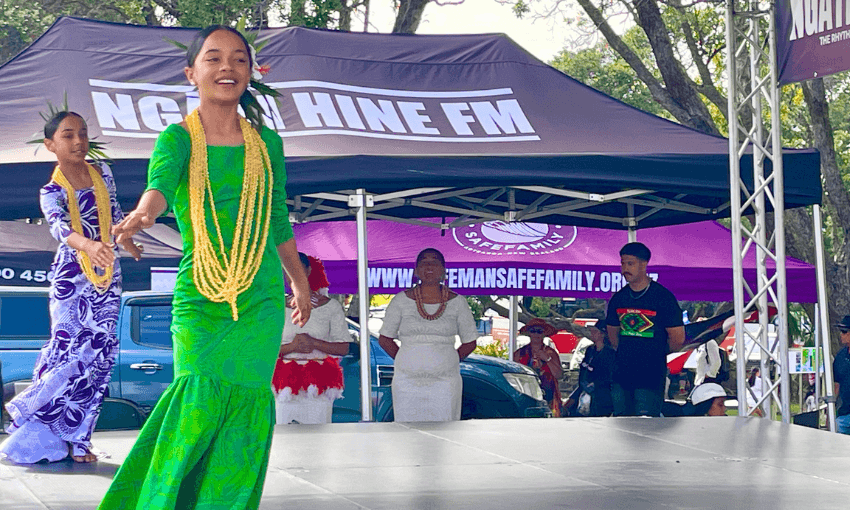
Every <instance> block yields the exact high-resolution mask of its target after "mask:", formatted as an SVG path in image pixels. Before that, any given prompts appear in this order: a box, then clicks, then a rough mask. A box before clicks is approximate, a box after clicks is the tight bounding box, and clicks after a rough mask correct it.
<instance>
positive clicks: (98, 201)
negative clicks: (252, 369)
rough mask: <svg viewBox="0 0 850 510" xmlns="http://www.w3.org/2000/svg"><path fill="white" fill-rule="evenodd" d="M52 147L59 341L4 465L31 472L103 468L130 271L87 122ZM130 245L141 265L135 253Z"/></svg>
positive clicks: (28, 393) (54, 319) (13, 411)
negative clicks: (97, 431) (103, 414)
mask: <svg viewBox="0 0 850 510" xmlns="http://www.w3.org/2000/svg"><path fill="white" fill-rule="evenodd" d="M44 145H45V146H46V147H47V149H48V150H49V151H51V152H53V153H54V154H56V158H57V160H58V165H57V166H56V169H55V170H54V173H53V177H52V179H51V181H50V182H49V183H47V185H45V186H44V187H43V188H41V210H42V212H43V213H44V217H45V218H46V219H47V222H48V224H49V225H50V232H51V234H52V235H53V237H55V238H56V239H57V240H58V241H59V242H60V244H59V249H58V251H57V252H56V257H55V259H54V261H53V265H52V266H51V272H52V278H50V281H51V285H50V322H51V326H50V337H51V338H50V341H48V342H47V344H46V345H45V346H44V347H43V348H42V349H41V355H40V356H39V358H38V361H37V362H36V365H35V369H34V370H33V379H32V385H31V386H30V387H29V388H27V389H26V390H25V391H23V392H21V393H20V394H18V395H17V396H16V397H15V398H14V399H12V401H11V402H9V403H8V404H7V405H6V409H7V410H8V411H9V415H10V416H11V417H12V423H11V425H10V426H9V432H10V434H11V436H10V437H9V438H8V439H7V440H6V441H4V442H3V443H2V444H0V457H5V458H7V459H9V460H11V461H14V462H18V463H23V464H30V463H35V462H39V461H42V460H46V461H50V462H55V461H58V460H62V459H64V458H66V457H68V456H69V455H70V456H71V457H72V458H73V459H74V460H75V461H77V462H93V461H95V460H97V457H96V456H95V455H94V454H93V453H92V452H91V442H90V439H91V433H92V430H94V426H95V423H96V422H97V417H98V414H99V412H100V404H101V403H102V402H103V397H104V394H105V393H106V389H107V385H108V384H109V379H110V377H111V375H112V365H113V364H114V362H115V354H116V353H115V351H114V349H115V347H116V345H117V338H116V336H115V326H116V323H117V321H118V309H119V306H120V304H121V266H120V265H119V263H118V260H119V259H118V256H117V254H118V251H117V247H116V246H115V245H114V244H113V243H112V237H111V234H110V231H111V228H112V225H113V224H117V223H118V222H119V221H121V219H122V218H123V217H124V215H123V213H122V212H121V208H120V207H119V205H118V201H117V200H116V198H115V180H114V179H113V177H112V171H111V170H110V169H109V167H108V166H107V165H106V164H100V165H92V164H90V163H88V162H86V159H85V158H86V154H87V153H88V150H89V141H88V133H87V129H86V123H85V121H84V120H83V118H82V117H80V116H79V115H78V114H76V113H73V112H68V111H62V112H59V113H58V114H56V115H55V116H54V117H53V118H52V119H50V120H49V121H48V122H47V124H46V125H45V126H44ZM122 246H123V247H124V249H125V250H127V251H128V252H129V253H130V254H131V255H133V257H134V258H136V259H137V260H138V258H139V256H140V250H139V248H138V247H136V245H135V244H133V243H132V242H127V243H124V244H123V245H122Z"/></svg>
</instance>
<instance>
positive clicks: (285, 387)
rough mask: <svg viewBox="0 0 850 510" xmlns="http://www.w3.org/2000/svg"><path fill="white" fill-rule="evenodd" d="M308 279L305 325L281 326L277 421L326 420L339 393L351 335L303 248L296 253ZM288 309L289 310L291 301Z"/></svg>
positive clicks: (274, 383)
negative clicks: (309, 304) (341, 362)
mask: <svg viewBox="0 0 850 510" xmlns="http://www.w3.org/2000/svg"><path fill="white" fill-rule="evenodd" d="M298 255H299V257H300V258H301V263H302V264H304V271H305V272H306V273H307V276H308V279H309V281H310V282H311V286H310V290H311V296H310V300H311V302H312V305H313V313H312V314H311V315H310V320H309V321H307V323H306V324H305V325H304V326H297V325H295V324H292V322H291V321H287V322H286V325H285V326H284V328H283V340H282V343H281V346H280V354H279V357H278V360H277V365H276V366H275V371H274V375H273V376H272V387H273V389H274V392H275V414H276V418H277V423H278V424H282V423H293V422H295V423H312V424H316V423H330V422H331V417H332V415H333V403H334V400H336V399H338V398H341V397H342V390H343V377H342V368H341V367H340V366H339V361H337V357H338V356H344V355H345V354H347V353H348V342H350V341H351V337H350V335H349V333H348V326H347V325H346V323H345V312H344V311H343V310H342V305H340V304H339V302H337V301H335V300H333V299H329V298H328V297H327V296H324V295H322V294H321V293H320V292H319V291H320V289H318V288H313V287H314V285H313V284H312V282H315V281H327V280H326V279H325V278H324V275H318V276H321V278H316V276H317V275H312V276H313V277H311V274H310V273H311V271H313V270H314V268H317V269H318V270H319V271H324V270H323V268H322V266H321V264H312V265H311V263H310V259H309V258H308V257H307V256H306V255H304V254H303V253H299V254H298ZM311 266H312V267H311ZM287 312H289V313H292V310H290V308H289V305H287Z"/></svg>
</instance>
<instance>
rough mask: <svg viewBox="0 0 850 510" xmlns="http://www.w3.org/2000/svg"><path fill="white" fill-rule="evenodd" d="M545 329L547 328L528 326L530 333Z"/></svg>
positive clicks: (540, 331) (541, 331)
mask: <svg viewBox="0 0 850 510" xmlns="http://www.w3.org/2000/svg"><path fill="white" fill-rule="evenodd" d="M544 331H546V330H545V329H543V328H539V327H533V328H528V332H529V333H543V332H544Z"/></svg>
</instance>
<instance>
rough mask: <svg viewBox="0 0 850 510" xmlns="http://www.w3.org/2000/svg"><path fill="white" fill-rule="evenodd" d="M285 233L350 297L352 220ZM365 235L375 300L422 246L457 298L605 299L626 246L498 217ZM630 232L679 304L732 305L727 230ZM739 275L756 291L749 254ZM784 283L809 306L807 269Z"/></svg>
mask: <svg viewBox="0 0 850 510" xmlns="http://www.w3.org/2000/svg"><path fill="white" fill-rule="evenodd" d="M435 221H436V220H435ZM447 221H451V220H450V219H448V220H447ZM294 229H295V238H296V240H297V242H298V249H299V250H300V251H302V252H304V253H306V254H308V255H313V256H315V257H318V258H319V259H321V260H322V261H323V263H324V265H325V269H326V271H327V274H328V281H330V283H331V286H330V292H332V293H338V294H353V293H356V292H357V237H356V225H355V224H354V222H324V223H307V224H302V225H295V227H294ZM367 231H368V232H367V242H368V255H369V274H368V278H369V288H370V289H371V292H372V293H374V294H384V293H395V292H399V291H401V290H402V289H405V288H408V287H410V286H411V284H412V283H413V282H414V281H415V277H414V276H413V266H414V260H415V258H416V255H417V254H418V253H419V251H421V250H422V249H424V248H428V247H433V248H437V249H438V250H440V251H441V252H442V253H443V255H444V256H445V258H446V267H447V275H446V277H447V278H446V280H447V284H448V286H449V287H450V288H452V289H454V290H456V291H458V292H459V293H461V294H467V295H475V294H502V295H505V294H517V295H523V296H549V297H576V298H591V297H593V298H603V299H607V298H609V297H610V296H611V294H612V293H614V292H616V291H617V290H619V289H620V288H622V286H623V285H624V284H625V282H624V281H623V280H622V276H621V274H620V257H619V254H618V252H619V249H620V247H622V246H623V245H624V244H626V243H627V242H628V234H627V233H626V232H623V231H615V230H607V229H596V228H585V227H572V226H560V225H547V224H543V223H522V222H519V223H511V224H508V223H504V222H501V221H491V222H486V223H482V224H475V225H461V226H457V227H455V228H448V229H446V230H441V229H439V228H432V227H427V226H417V225H407V224H400V223H394V222H390V221H382V220H369V222H368V224H367ZM637 235H638V240H640V241H641V242H643V243H645V244H646V245H647V246H649V248H650V249H651V250H652V260H651V261H650V264H649V267H648V271H649V273H650V276H652V277H653V278H654V279H656V280H657V281H658V282H659V283H661V284H663V285H664V286H665V287H667V288H668V289H670V290H671V291H672V292H673V294H674V295H675V296H676V297H677V298H678V299H680V300H685V301H731V300H732V299H733V296H732V289H733V286H732V241H731V234H730V232H729V230H727V229H726V228H724V227H722V226H721V225H718V224H717V223H715V222H711V221H708V222H701V223H694V224H690V225H678V226H671V227H661V228H652V229H645V230H640V231H638V234H637ZM768 272H769V273H772V270H770V269H768ZM744 273H745V278H747V280H748V281H749V282H750V286H751V287H752V288H755V258H754V254H753V253H752V252H751V253H750V256H749V257H746V258H745V259H744ZM786 277H787V282H788V299H789V301H791V302H809V303H810V302H814V301H816V290H815V271H814V267H812V266H811V265H809V264H806V263H804V262H801V261H799V260H796V259H792V258H790V257H789V258H787V260H786Z"/></svg>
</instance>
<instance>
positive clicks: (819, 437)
mask: <svg viewBox="0 0 850 510" xmlns="http://www.w3.org/2000/svg"><path fill="white" fill-rule="evenodd" d="M135 436H136V433H135V432H99V433H96V434H95V437H94V440H93V441H94V445H95V447H96V448H98V449H100V450H104V451H106V452H108V453H110V454H111V458H109V459H105V460H101V461H100V462H98V463H97V464H95V465H80V464H74V463H73V462H69V461H65V462H60V463H56V464H50V465H48V464H38V465H30V466H16V465H12V464H9V463H0V507H2V508H3V510H12V509H15V510H18V509H20V510H24V509H27V510H29V509H45V508H51V509H52V508H57V509H68V510H74V509H92V508H95V507H96V506H97V503H98V500H99V498H100V497H101V496H102V495H103V493H104V492H105V491H106V489H107V487H108V486H109V482H110V479H111V478H112V475H113V474H114V472H115V470H116V469H117V467H118V464H119V463H120V462H121V461H122V460H123V459H124V457H125V455H126V454H127V452H128V450H129V448H130V446H131V445H132V442H133V440H134V438H135ZM4 437H5V436H0V441H2V439H3V438H4ZM848 506H850V437H848V436H841V435H838V434H830V433H828V432H824V431H819V430H815V429H809V428H805V427H800V426H797V425H784V424H781V423H776V422H770V421H768V420H764V419H758V418H751V419H743V418H734V417H728V418H723V417H720V418H585V419H524V420H484V421H464V422H454V423H416V424H399V423H360V424H334V425H321V426H310V425H288V426H278V427H277V429H276V431H275V438H274V444H273V447H272V453H271V461H270V465H269V471H268V476H267V478H266V486H265V492H264V494H263V500H262V504H261V505H260V508H262V509H278V508H287V509H302V508H311V509H322V510H325V509H327V510H336V509H405V508H414V509H420V508H422V509H432V508H433V509H441V508H446V509H452V510H461V509H481V508H495V509H517V510H527V509H538V508H540V509H549V508H625V509H644V508H647V509H649V508H653V509H654V508H683V509H697V508H705V509H718V508H736V509H738V508H741V509H761V508H764V509H784V508H787V509H801V508H803V509H818V510H821V509H833V508H835V509H844V508H848Z"/></svg>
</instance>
